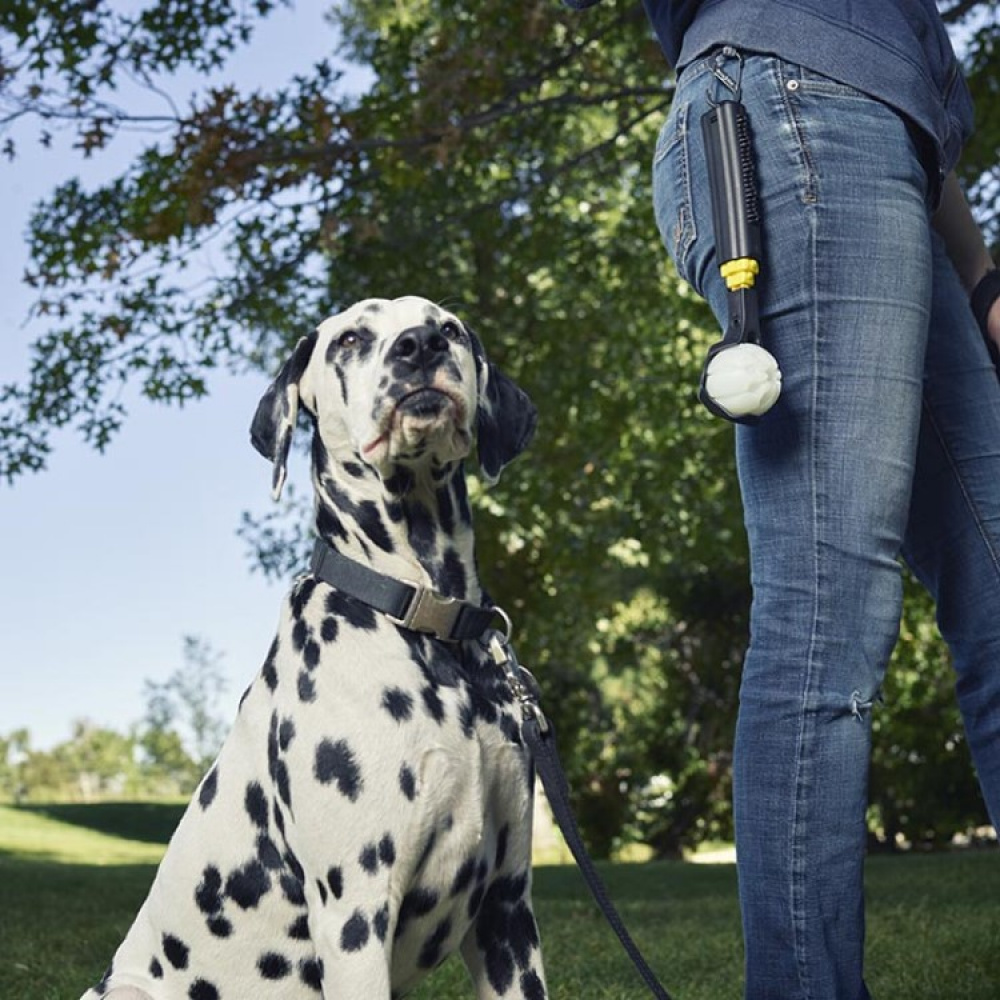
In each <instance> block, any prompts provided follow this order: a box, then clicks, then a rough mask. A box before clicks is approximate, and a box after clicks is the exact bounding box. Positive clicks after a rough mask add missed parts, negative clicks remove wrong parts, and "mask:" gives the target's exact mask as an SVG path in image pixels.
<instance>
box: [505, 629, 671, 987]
mask: <svg viewBox="0 0 1000 1000" xmlns="http://www.w3.org/2000/svg"><path fill="white" fill-rule="evenodd" d="M488 649H489V652H490V655H491V656H492V657H493V660H494V662H495V663H496V664H497V665H498V666H499V667H500V668H501V669H502V670H503V672H504V674H505V675H506V677H507V683H508V685H509V686H510V689H511V691H512V692H513V693H514V697H515V698H516V699H517V700H518V702H519V703H520V705H521V736H522V737H523V738H524V742H525V743H526V744H527V745H528V748H529V749H530V750H531V752H532V754H533V755H534V758H535V767H536V769H537V770H538V776H539V778H541V781H542V787H543V788H544V789H545V795H546V797H547V798H548V800H549V805H550V806H551V807H552V815H553V816H554V817H555V820H556V823H557V824H558V825H559V829H560V830H561V831H562V835H563V837H564V838H565V840H566V843H567V845H568V846H569V849H570V851H571V852H572V854H573V857H574V858H575V859H576V863H577V866H578V867H579V869H580V873H581V874H582V875H583V877H584V880H585V881H586V883H587V887H588V888H589V889H590V893H591V895H592V896H593V897H594V902H596V903H597V905H598V906H599V907H600V909H601V912H602V913H603V914H604V918H605V919H606V920H607V922H608V923H609V924H610V925H611V929H612V930H613V931H614V932H615V934H617V935H618V940H619V941H621V943H622V947H623V948H624V949H625V951H626V952H627V954H628V956H629V958H631V959H632V964H633V965H634V966H635V967H636V970H637V971H638V973H639V975H640V976H642V978H643V981H644V982H645V984H646V985H647V986H648V987H649V991H650V992H651V993H652V994H653V996H654V997H656V998H657V1000H671V998H670V994H669V993H667V991H666V990H665V989H664V988H663V985H662V984H661V983H660V981H659V979H657V978H656V974H655V973H654V972H653V970H652V969H651V968H650V967H649V964H648V963H647V962H646V959H645V958H644V957H643V955H642V952H641V951H640V950H639V946H638V945H637V944H636V943H635V941H633V940H632V935H631V934H629V932H628V928H627V927H626V926H625V922H624V921H623V920H622V918H621V916H620V914H619V913H618V911H617V910H616V909H615V905H614V903H612V902H611V898H610V896H609V895H608V890H607V887H606V886H605V885H604V881H603V880H602V879H601V876H600V875H599V874H598V871H597V868H596V867H595V866H594V862H593V861H592V860H591V858H590V855H589V854H588V853H587V848H586V846H585V845H584V843H583V837H582V836H581V835H580V828H579V827H578V826H577V824H576V819H575V818H574V816H573V809H572V806H571V805H570V801H569V783H568V782H567V780H566V772H565V771H564V770H563V766H562V762H561V761H560V760H559V750H558V749H557V747H556V738H555V731H554V730H553V728H552V723H551V722H549V720H548V719H547V718H546V717H545V714H544V713H543V712H542V709H541V706H540V705H539V703H538V693H537V692H538V685H537V683H536V682H535V678H534V677H533V676H532V674H531V672H530V671H529V670H527V669H526V668H525V667H522V666H521V665H520V664H519V663H518V662H517V659H516V657H515V656H514V651H513V650H512V649H511V647H510V644H509V642H508V641H507V637H506V636H503V635H502V634H501V633H499V632H493V633H492V634H491V636H490V639H489V643H488Z"/></svg>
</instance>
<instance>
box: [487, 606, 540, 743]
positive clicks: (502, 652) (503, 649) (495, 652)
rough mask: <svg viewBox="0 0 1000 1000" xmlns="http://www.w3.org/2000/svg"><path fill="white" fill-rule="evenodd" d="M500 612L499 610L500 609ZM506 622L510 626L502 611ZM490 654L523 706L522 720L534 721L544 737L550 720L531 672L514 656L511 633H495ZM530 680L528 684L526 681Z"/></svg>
mask: <svg viewBox="0 0 1000 1000" xmlns="http://www.w3.org/2000/svg"><path fill="white" fill-rule="evenodd" d="M498 610H499V609H498ZM500 614H501V615H502V617H503V618H504V620H505V622H506V623H507V624H508V625H509V624H510V619H509V618H508V617H507V615H506V614H504V613H503V612H502V611H501V612H500ZM488 648H489V653H490V656H491V657H492V658H493V662H494V663H495V664H496V665H497V666H498V667H500V669H501V670H502V671H503V672H504V676H505V678H506V680H507V686H508V687H509V688H510V690H511V694H513V695H514V697H515V698H516V699H517V702H518V704H519V705H520V706H521V719H522V721H525V722H526V721H527V720H528V719H533V720H534V721H535V723H536V724H537V725H538V729H539V731H540V732H541V733H542V734H543V735H544V734H545V733H547V732H548V731H549V720H548V719H546V718H545V713H544V712H543V711H542V706H541V705H539V704H538V695H537V694H536V693H535V691H534V688H535V687H536V686H537V682H536V681H535V678H534V677H533V676H532V674H531V671H530V670H528V669H527V668H526V667H522V666H521V664H520V663H518V662H517V659H516V658H515V656H514V651H513V650H512V649H511V648H510V631H509V629H508V631H507V633H506V634H505V635H502V634H501V633H500V632H494V633H493V634H492V635H491V636H490V641H489V646H488ZM527 678H530V681H529V682H528V683H525V679H527Z"/></svg>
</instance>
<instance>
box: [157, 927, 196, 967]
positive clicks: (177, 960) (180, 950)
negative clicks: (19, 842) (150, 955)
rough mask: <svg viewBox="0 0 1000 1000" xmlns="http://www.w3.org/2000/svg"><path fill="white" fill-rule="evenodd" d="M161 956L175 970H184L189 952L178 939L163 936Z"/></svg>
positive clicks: (170, 935) (166, 935) (171, 935)
mask: <svg viewBox="0 0 1000 1000" xmlns="http://www.w3.org/2000/svg"><path fill="white" fill-rule="evenodd" d="M163 954H164V955H166V957H167V961H168V962H169V963H170V964H171V965H172V966H173V967H174V968H175V969H186V968H187V965H188V956H189V955H190V954H191V950H190V949H189V948H188V946H187V945H186V944H185V943H184V942H183V941H182V940H181V939H180V938H178V937H174V935H173V934H164V935H163Z"/></svg>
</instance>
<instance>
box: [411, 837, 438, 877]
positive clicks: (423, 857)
mask: <svg viewBox="0 0 1000 1000" xmlns="http://www.w3.org/2000/svg"><path fill="white" fill-rule="evenodd" d="M436 846H437V832H436V831H435V830H431V832H430V835H429V836H428V838H427V840H426V841H425V842H424V849H423V850H422V851H421V852H420V857H419V858H417V867H416V870H417V871H418V872H419V871H421V870H422V869H423V867H424V865H426V864H427V859H428V858H430V856H431V855H432V854H433V853H434V848H435V847H436Z"/></svg>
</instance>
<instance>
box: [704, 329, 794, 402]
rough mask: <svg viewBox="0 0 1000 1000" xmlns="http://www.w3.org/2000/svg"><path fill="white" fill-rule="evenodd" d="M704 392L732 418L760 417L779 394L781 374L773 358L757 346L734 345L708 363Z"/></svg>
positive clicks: (720, 352)
mask: <svg viewBox="0 0 1000 1000" xmlns="http://www.w3.org/2000/svg"><path fill="white" fill-rule="evenodd" d="M705 389H706V391H707V392H708V394H709V395H710V396H711V397H712V399H714V400H715V402H716V403H718V405H719V406H721V407H722V409H724V410H725V411H726V412H727V413H731V414H732V415H733V416H734V417H747V416H754V417H759V416H760V415H761V414H762V413H766V412H767V411H768V410H769V409H771V407H772V406H774V404H775V402H776V401H777V399H778V396H780V395H781V371H780V369H779V368H778V362H777V361H775V360H774V356H773V355H772V354H770V353H769V352H768V351H765V350H764V348H763V347H759V346H758V345H757V344H734V345H733V346H732V347H727V348H726V349H725V350H722V351H719V353H718V354H716V356H715V357H714V358H712V360H711V361H710V362H709V365H708V371H707V372H706V373H705Z"/></svg>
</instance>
